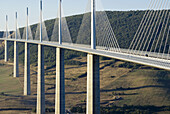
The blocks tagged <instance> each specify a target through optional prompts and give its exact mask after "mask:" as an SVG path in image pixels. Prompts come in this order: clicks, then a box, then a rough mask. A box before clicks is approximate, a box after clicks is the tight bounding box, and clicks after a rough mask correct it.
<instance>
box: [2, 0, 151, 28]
mask: <svg viewBox="0 0 170 114" xmlns="http://www.w3.org/2000/svg"><path fill="white" fill-rule="evenodd" d="M0 1H1V2H0V31H2V30H5V15H8V18H9V22H8V26H9V30H14V28H15V12H18V25H19V27H23V26H25V25H26V7H29V24H30V25H31V24H34V23H38V22H39V1H40V0H0ZM58 1H59V0H43V17H44V20H47V19H51V18H55V17H56V15H57V9H58ZM96 1H99V0H96ZM100 1H101V2H102V5H103V8H104V10H111V11H115V10H116V11H122V10H144V9H147V7H148V4H149V1H150V0H100ZM87 3H88V0H63V9H64V13H65V16H69V15H75V14H80V13H84V12H85V9H86V7H87Z"/></svg>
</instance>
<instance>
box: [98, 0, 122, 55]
mask: <svg viewBox="0 0 170 114" xmlns="http://www.w3.org/2000/svg"><path fill="white" fill-rule="evenodd" d="M97 1H98V2H97V8H96V10H97V11H96V40H97V43H96V44H97V48H100V49H104V50H109V51H117V52H120V47H119V44H118V42H117V39H116V36H115V34H114V32H113V29H112V26H111V24H110V22H109V19H108V17H107V14H106V12H105V11H104V8H103V7H102V4H101V1H100V0H97Z"/></svg>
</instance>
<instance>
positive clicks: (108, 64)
mask: <svg viewBox="0 0 170 114" xmlns="http://www.w3.org/2000/svg"><path fill="white" fill-rule="evenodd" d="M73 60H75V61H80V62H81V63H83V64H82V65H65V87H66V90H65V92H66V108H67V109H70V108H71V107H73V106H82V107H85V104H86V82H87V81H86V80H87V78H86V75H87V72H86V69H87V67H86V66H87V65H86V58H85V57H78V58H74V59H73ZM123 63H124V62H122V61H116V62H115V61H114V62H113V60H101V61H100V81H101V82H100V83H101V84H100V88H101V106H102V107H105V106H111V105H116V106H123V105H125V104H126V105H141V106H144V105H154V106H170V72H167V71H164V70H156V69H152V68H148V67H145V66H141V67H140V68H138V69H135V68H124V67H120V64H123ZM19 67H20V77H19V78H13V77H12V75H13V66H12V64H11V63H4V62H3V60H0V114H5V113H8V114H9V113H10V114H18V113H28V114H29V113H33V111H32V110H34V109H35V106H36V88H37V66H36V65H32V66H31V92H32V93H31V95H30V96H23V65H20V66H19ZM45 69H46V70H45V93H46V96H45V97H46V107H47V108H54V98H55V68H49V67H45ZM161 113H164V112H161Z"/></svg>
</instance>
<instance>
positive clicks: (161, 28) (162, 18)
mask: <svg viewBox="0 0 170 114" xmlns="http://www.w3.org/2000/svg"><path fill="white" fill-rule="evenodd" d="M169 11H170V9H169V0H151V1H150V4H149V7H148V9H147V10H146V12H145V14H144V16H143V19H142V21H141V23H140V25H139V28H138V30H137V32H136V34H135V36H134V38H133V40H132V42H131V45H130V47H129V49H128V53H130V54H136V55H142V56H150V57H156V58H162V59H169V52H170V39H169V31H170V25H169V24H170V23H169V16H170V14H169V13H170V12H169Z"/></svg>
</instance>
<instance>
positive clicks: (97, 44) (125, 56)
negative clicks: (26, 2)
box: [0, 0, 170, 114]
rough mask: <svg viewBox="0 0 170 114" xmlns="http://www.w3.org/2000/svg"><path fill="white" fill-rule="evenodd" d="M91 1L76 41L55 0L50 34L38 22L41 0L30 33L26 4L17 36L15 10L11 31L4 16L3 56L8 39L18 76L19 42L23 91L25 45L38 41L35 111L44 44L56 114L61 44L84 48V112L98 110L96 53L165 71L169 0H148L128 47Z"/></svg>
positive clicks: (61, 93) (41, 101)
mask: <svg viewBox="0 0 170 114" xmlns="http://www.w3.org/2000/svg"><path fill="white" fill-rule="evenodd" d="M96 1H97V2H98V0H96ZM96 1H95V0H89V3H88V6H89V7H88V9H87V11H86V13H85V14H84V17H83V19H82V24H81V26H80V29H79V33H78V36H77V41H76V42H73V41H72V38H71V35H70V32H69V28H68V26H67V21H66V18H65V17H63V9H62V1H61V0H60V1H59V10H58V17H57V18H56V22H55V24H54V29H53V34H52V36H51V38H49V37H48V34H47V31H46V26H45V23H44V21H43V16H42V9H43V7H42V0H40V23H39V24H38V26H37V30H36V33H35V37H33V35H32V31H31V27H30V26H29V13H28V8H27V25H26V27H25V29H24V32H23V35H22V36H21V35H20V31H19V28H18V22H17V13H16V30H15V31H14V32H13V33H11V32H9V31H8V16H6V31H5V32H4V35H3V37H2V38H0V40H2V41H4V42H5V58H4V59H5V61H8V56H9V54H8V47H9V46H8V43H9V41H12V42H14V77H19V68H18V64H19V63H18V48H19V47H18V43H19V42H23V43H25V70H24V71H25V73H24V95H30V94H31V90H30V48H29V44H37V45H38V79H37V114H44V113H45V91H44V86H45V83H44V46H50V47H56V97H55V113H56V114H64V113H65V83H64V49H69V50H75V51H80V52H85V53H87V104H86V105H87V108H86V112H87V114H99V113H100V73H99V56H105V57H109V58H114V59H119V60H124V61H129V62H133V63H138V64H143V65H147V66H152V67H156V68H160V69H165V70H170V55H169V53H170V40H169V30H170V26H169V15H170V14H169V13H170V12H169V0H150V4H149V6H148V9H147V10H146V11H145V14H144V16H143V18H142V20H141V23H140V25H139V27H138V29H137V31H136V34H135V35H134V38H133V40H132V41H131V44H130V46H129V48H128V49H124V48H121V47H120V46H119V44H118V41H117V39H116V36H115V33H114V31H113V29H112V27H111V24H110V22H109V19H108V17H107V14H106V12H105V11H101V10H97V9H98V7H96V3H97V2H96ZM99 6H100V5H99ZM49 39H50V40H49Z"/></svg>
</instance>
